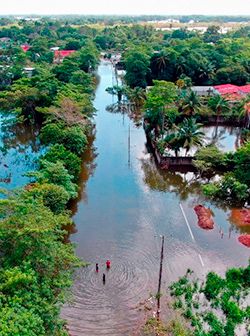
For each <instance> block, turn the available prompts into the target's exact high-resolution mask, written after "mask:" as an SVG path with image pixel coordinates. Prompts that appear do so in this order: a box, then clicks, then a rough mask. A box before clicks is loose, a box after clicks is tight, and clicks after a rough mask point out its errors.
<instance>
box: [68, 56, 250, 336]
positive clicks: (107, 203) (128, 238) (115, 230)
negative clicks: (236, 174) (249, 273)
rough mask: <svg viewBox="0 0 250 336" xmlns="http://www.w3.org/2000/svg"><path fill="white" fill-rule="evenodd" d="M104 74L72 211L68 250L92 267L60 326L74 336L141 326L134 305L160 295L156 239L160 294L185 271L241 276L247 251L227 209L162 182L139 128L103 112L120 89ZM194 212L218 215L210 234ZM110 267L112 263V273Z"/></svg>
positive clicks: (191, 180)
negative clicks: (232, 270)
mask: <svg viewBox="0 0 250 336" xmlns="http://www.w3.org/2000/svg"><path fill="white" fill-rule="evenodd" d="M98 71H99V75H100V82H99V85H98V88H97V91H96V96H95V107H96V109H97V114H96V117H95V123H96V135H95V139H94V142H93V145H92V146H91V148H90V150H89V151H87V153H86V154H85V162H84V163H83V171H82V176H81V183H80V187H81V190H80V194H79V199H78V200H77V202H76V203H75V204H74V206H73V207H72V210H73V212H74V215H73V220H74V222H75V228H74V229H75V230H74V233H73V234H72V235H71V240H72V241H73V242H74V243H75V244H76V252H77V255H78V256H79V257H81V258H82V259H83V260H85V261H88V262H90V263H91V265H90V266H88V267H86V268H81V269H79V270H78V271H77V273H76V275H75V281H74V286H73V288H72V298H71V302H70V303H69V304H67V305H65V306H64V307H63V310H62V317H63V318H65V319H66V321H67V324H68V329H69V332H70V334H71V335H72V336H80V335H84V336H100V335H113V336H116V335H117V336H118V335H119V336H128V335H132V334H133V333H134V332H135V330H136V329H137V328H138V325H139V324H140V321H141V319H142V318H143V313H142V312H141V311H139V310H138V305H139V304H140V303H141V302H144V301H145V300H146V299H148V298H149V296H150V295H151V294H155V293H156V291H157V279H158V272H159V256H160V235H165V258H164V265H163V266H164V267H163V268H164V269H163V292H164V291H166V289H167V286H168V285H169V284H170V283H171V281H173V280H176V279H177V278H178V277H179V276H181V275H183V274H184V273H185V271H186V269H187V268H191V269H193V270H194V271H195V273H196V274H197V276H199V277H202V276H204V275H205V274H206V273H207V271H209V270H214V271H217V272H219V273H223V272H224V271H225V270H226V268H227V267H230V266H243V265H244V266H245V265H247V262H248V258H249V249H247V248H246V247H244V246H243V245H241V244H240V243H239V242H238V240H237V239H238V236H239V234H240V232H239V229H238V228H237V227H236V226H234V225H233V224H232V223H230V222H229V217H230V212H231V211H230V209H229V208H227V207H224V208H223V207H219V206H215V205H213V204H210V203H209V202H207V201H205V200H204V199H203V197H202V196H201V195H200V194H199V193H198V191H197V190H198V188H197V187H198V184H199V183H198V182H197V181H196V179H195V176H194V175H193V173H186V174H181V173H174V172H160V171H159V170H158V169H157V168H156V166H155V164H154V160H153V159H152V157H151V155H150V154H149V153H148V152H147V149H146V146H145V142H146V139H145V134H144V131H143V129H142V127H140V126H139V127H137V126H135V125H134V124H133V122H132V121H131V120H130V119H129V118H128V117H127V116H126V115H124V114H117V113H116V114H114V113H113V114H112V113H109V112H107V110H106V106H108V105H110V104H112V103H113V102H114V98H113V97H112V96H111V95H109V94H108V93H107V92H106V91H105V89H106V88H107V87H109V86H112V85H113V84H115V83H114V75H113V72H112V68H111V65H110V64H109V63H104V62H103V63H101V64H100V66H99V70H98ZM129 128H130V151H129V150H128V147H129V146H128V143H129ZM230 141H231V140H230ZM198 203H202V204H203V205H205V206H209V207H210V208H211V210H212V211H213V214H214V221H215V223H216V224H215V228H214V230H211V231H204V230H202V229H201V228H199V227H198V225H197V218H196V215H195V212H194V210H193V207H194V206H195V205H196V204H198ZM180 204H181V206H182V209H183V211H184V213H185V215H186V220H187V222H188V224H189V226H190V229H189V228H188V226H187V222H186V220H185V218H184V216H183V213H182V210H181V208H180ZM190 230H191V233H190ZM241 230H242V232H245V231H246V228H241ZM192 237H193V238H192ZM106 259H110V260H111V269H110V270H109V271H106V270H105V261H106ZM96 262H98V263H99V273H96V272H95V263H96ZM103 272H104V273H105V274H106V283H105V285H103V283H102V274H103Z"/></svg>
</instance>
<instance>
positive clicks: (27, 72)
mask: <svg viewBox="0 0 250 336" xmlns="http://www.w3.org/2000/svg"><path fill="white" fill-rule="evenodd" d="M34 70H35V68H23V72H24V73H25V74H26V75H27V77H29V78H30V77H32V75H33V71H34Z"/></svg>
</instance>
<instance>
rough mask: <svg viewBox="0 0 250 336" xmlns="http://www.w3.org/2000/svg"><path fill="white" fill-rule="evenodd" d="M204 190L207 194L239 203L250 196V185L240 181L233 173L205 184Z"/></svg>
mask: <svg viewBox="0 0 250 336" xmlns="http://www.w3.org/2000/svg"><path fill="white" fill-rule="evenodd" d="M203 192H204V194H205V195H206V196H210V197H213V198H217V199H223V200H229V201H233V202H237V203H242V202H244V201H246V200H247V199H248V197H249V192H248V186H247V185H246V184H244V183H241V182H239V181H238V180H237V179H236V178H235V177H234V175H233V174H231V173H227V174H225V175H224V176H223V177H222V179H221V180H220V181H219V182H216V183H214V184H207V185H205V186H203Z"/></svg>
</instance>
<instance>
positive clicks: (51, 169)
mask: <svg viewBox="0 0 250 336" xmlns="http://www.w3.org/2000/svg"><path fill="white" fill-rule="evenodd" d="M29 176H33V177H34V178H35V180H36V181H37V182H38V183H49V184H55V185H58V186H61V187H63V188H64V189H65V191H66V192H67V194H68V197H69V199H70V198H75V197H76V196H77V185H76V184H74V183H73V182H72V181H73V179H74V176H73V175H70V174H69V172H68V170H67V169H66V168H65V167H64V165H63V163H62V162H61V161H56V163H53V162H49V161H46V160H43V161H41V169H40V170H39V171H37V172H33V173H30V174H29Z"/></svg>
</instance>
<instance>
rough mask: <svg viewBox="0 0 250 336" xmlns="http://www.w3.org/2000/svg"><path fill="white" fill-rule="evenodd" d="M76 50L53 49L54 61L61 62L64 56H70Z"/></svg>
mask: <svg viewBox="0 0 250 336" xmlns="http://www.w3.org/2000/svg"><path fill="white" fill-rule="evenodd" d="M75 51H76V50H55V51H54V63H61V62H62V61H63V59H64V58H65V57H68V56H70V55H71V54H73V53H74V52H75Z"/></svg>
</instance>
